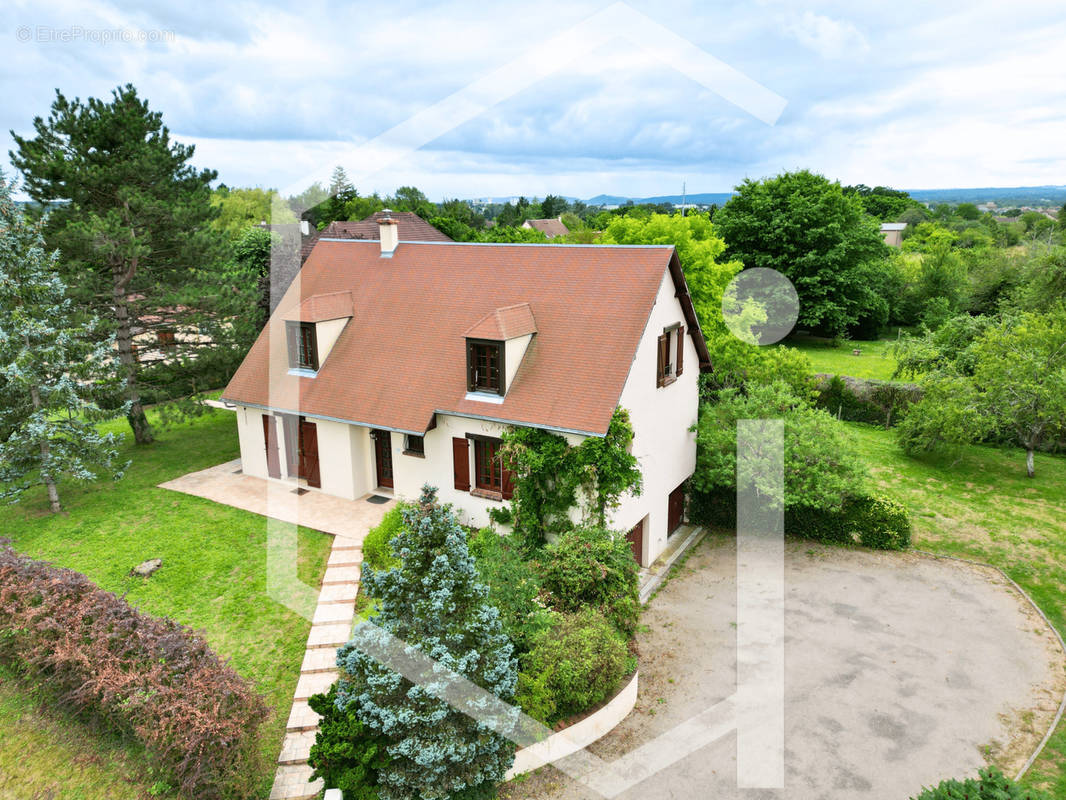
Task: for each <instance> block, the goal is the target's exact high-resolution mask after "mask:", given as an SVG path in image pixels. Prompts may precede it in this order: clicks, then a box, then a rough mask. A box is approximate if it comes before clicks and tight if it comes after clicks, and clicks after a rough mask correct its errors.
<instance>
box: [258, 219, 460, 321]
mask: <svg viewBox="0 0 1066 800" xmlns="http://www.w3.org/2000/svg"><path fill="white" fill-rule="evenodd" d="M384 217H390V218H392V219H394V220H396V222H397V223H398V225H399V227H400V237H401V238H402V239H404V240H406V241H424V242H450V241H451V239H450V238H449V237H448V236H446V235H445V234H444V233H442V232H441V231H439V230H437V229H436V228H434V227H433V226H432V225H430V224H429V223H428V222H426V221H425V220H424V219H422V218H421V217H420V216H418V215H417V214H415V213H412V212H410V211H389V210H388V209H385V210H384V211H378V212H376V213H374V214H371V215H370V216H369V217H367V218H366V219H363V220H356V221H354V222H342V221H336V222H331V223H330V224H329V225H327V226H326V227H325V228H323V229H322V230H321V231H320V230H317V229H316V228H314V227H312V226H311V224H310V223H309V222H308V221H307V220H305V219H302V220H300V222H299V223H298V224H297V223H284V224H280V225H270V224H268V223H266V222H260V223H259V227H260V228H263V229H265V230H268V231H271V232H273V233H276V234H278V236H279V237H280V238H279V239H278V241H277V244H276V245H275V247H274V248H273V252H272V254H271V259H270V310H271V312H273V311H274V309H276V308H277V306H278V302H279V301H280V300H281V298H282V297H283V296H284V294H285V291H286V290H287V289H288V288H289V284H290V283H292V281H293V278H295V277H296V273H297V272H299V271H300V267H302V266H303V264H304V262H306V261H307V258H308V256H310V255H311V251H312V250H313V249H314V247H315V245H316V244H317V243H318V240H319V239H320V238H321V237H323V236H325V237H328V238H332V239H377V238H378V227H379V226H378V221H379V220H380V219H382V218H384ZM297 248H298V249H299V257H298V258H297V253H296V251H297Z"/></svg>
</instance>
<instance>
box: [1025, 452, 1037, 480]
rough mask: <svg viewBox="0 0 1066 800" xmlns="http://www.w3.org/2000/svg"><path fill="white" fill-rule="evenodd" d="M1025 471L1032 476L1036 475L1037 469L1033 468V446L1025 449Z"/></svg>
mask: <svg viewBox="0 0 1066 800" xmlns="http://www.w3.org/2000/svg"><path fill="white" fill-rule="evenodd" d="M1025 471H1026V473H1027V474H1028V475H1029V477H1030V478H1032V477H1033V476H1034V475H1036V470H1035V469H1034V468H1033V448H1031V447H1030V448H1028V449H1027V450H1026V451H1025Z"/></svg>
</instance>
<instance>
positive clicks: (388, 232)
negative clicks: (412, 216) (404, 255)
mask: <svg viewBox="0 0 1066 800" xmlns="http://www.w3.org/2000/svg"><path fill="white" fill-rule="evenodd" d="M378 238H379V239H381V257H382V258H392V254H393V253H395V252H396V247H397V245H399V244H400V227H399V225H398V224H397V223H396V220H394V219H393V218H392V217H382V218H381V219H379V220H378Z"/></svg>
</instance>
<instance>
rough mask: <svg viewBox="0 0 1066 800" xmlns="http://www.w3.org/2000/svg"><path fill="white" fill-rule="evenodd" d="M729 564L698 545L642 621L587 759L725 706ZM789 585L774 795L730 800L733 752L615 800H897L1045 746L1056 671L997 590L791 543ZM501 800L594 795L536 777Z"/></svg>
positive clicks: (951, 569)
mask: <svg viewBox="0 0 1066 800" xmlns="http://www.w3.org/2000/svg"><path fill="white" fill-rule="evenodd" d="M735 555H736V554H735V543H734V541H733V539H732V538H731V537H723V536H709V537H707V538H706V539H705V540H704V541H703V542H701V543H700V545H698V546H697V547H696V548H695V550H694V551H693V552H692V553H691V554H690V557H689V558H688V560H687V561H686V562H685V564H684V565H683V566H682V567H681V568H680V570H679V571H678V572H676V573H675V576H674V577H673V578H672V579H671V580H670V581H669V582H668V583H666V584H665V586H664V587H663V588H662V589H661V591H660V593H659V594H658V595H657V596H656V597H655V598H654V599H653V600H652V601H651V602H650V603H649V605H648V607H647V609H646V611H645V613H644V615H643V617H642V623H643V625H645V626H647V628H646V630H644V631H643V632H642V633H640V634H639V635H638V640H637V641H638V645H639V648H640V671H641V680H640V697H639V698H638V701H637V707H636V709H635V710H634V712H633V713H632V714H630V716H629V717H628V718H627V719H626V720H625V721H624V722H623V723H622V725H620V726H619V727H618V728H616V729H615V730H614V731H612V732H611V733H610V734H608V735H607V736H606V737H604V738H603V739H601V740H600V741H599V742H597V743H596V744H595V745H593V746H592V748H590V749H591V750H592V751H593V752H594V753H595V754H596V755H598V756H600V757H601V758H603V759H605V760H607V761H612V760H614V759H617V758H619V757H620V756H622V755H624V754H625V753H626V752H628V751H631V750H633V749H634V748H636V747H638V746H640V745H642V744H644V743H646V742H648V741H650V740H652V739H654V738H655V737H657V736H659V735H660V734H663V733H665V732H666V731H669V730H671V729H672V728H674V727H675V726H676V725H678V724H679V723H681V722H683V721H685V720H687V719H689V718H691V717H693V716H694V715H696V714H698V713H699V712H700V711H701V710H704V709H707V708H710V707H711V706H713V705H715V704H716V703H718V702H720V701H721V700H723V699H725V698H727V697H729V696H731V695H732V694H733V692H734V690H735V683H736V666H735V635H736V633H735V621H736V583H735V578H734V575H735V569H736V557H735ZM785 578H786V598H787V599H786V622H785V630H786V636H785V668H786V674H785V696H786V706H785V746H786V753H785V790H784V791H783V792H782V791H766V790H745V791H743V792H740V791H738V790H737V788H736V786H735V782H736V777H735V770H736V738H735V735H734V734H730V735H727V736H724V737H722V738H721V739H719V740H718V741H716V742H714V743H712V744H709V745H707V746H705V747H703V748H701V749H699V750H698V751H696V752H694V753H692V754H690V755H688V756H687V757H685V758H684V759H682V760H681V761H678V762H677V763H675V764H674V765H673V766H672V767H670V768H669V769H667V770H666V771H663V772H660V773H659V774H657V775H656V776H655V777H653V778H651V779H648V780H645V781H644V782H643V783H641V784H639V785H637V786H636V787H634V788H632V789H629V790H628V791H626V792H625V793H624V794H622V795H621V797H624V798H642V799H643V800H648V799H649V798H686V799H687V798H703V797H715V798H732V797H740V796H741V795H743V797H745V798H762V797H774V798H781V799H782V800H784V799H785V798H788V800H804V799H805V798H812V799H813V798H833V799H834V800H835V799H836V798H840V800H844V798H849V799H850V798H871V800H873V799H875V798H876V799H877V800H880V799H881V798H884V800H905V799H906V798H908V797H910V796H912V795H914V794H916V793H917V792H919V791H920V790H921V788H922V787H923V786H926V785H931V784H935V783H937V782H939V781H940V780H941V779H943V778H946V777H953V776H961V775H965V774H970V773H973V772H975V771H976V770H977V768H978V767H980V766H983V765H984V764H986V763H987V761H988V759H989V758H991V759H992V760H993V761H994V762H995V763H997V764H999V765H1000V766H1003V767H1004V768H1005V769H1006V771H1008V772H1011V771H1012V770H1013V769H1016V768H1017V767H1018V766H1020V765H1021V763H1022V762H1024V760H1025V759H1026V758H1027V757H1028V755H1029V753H1030V752H1031V751H1032V749H1033V748H1034V747H1035V745H1036V743H1037V742H1038V741H1039V739H1040V737H1041V736H1043V733H1044V731H1045V730H1046V728H1047V725H1048V724H1049V722H1050V720H1051V718H1052V716H1053V715H1054V712H1055V710H1056V708H1057V706H1058V703H1059V700H1060V699H1061V697H1062V690H1063V681H1064V678H1063V675H1064V666H1066V659H1064V656H1063V653H1062V652H1061V651H1060V649H1059V647H1058V642H1057V640H1056V639H1055V638H1054V637H1053V635H1052V634H1051V632H1050V631H1049V630H1048V629H1047V627H1046V625H1045V623H1044V622H1043V620H1042V619H1041V618H1040V617H1039V615H1037V614H1036V613H1035V612H1033V610H1032V609H1031V608H1030V607H1029V606H1028V605H1027V604H1026V603H1025V602H1024V599H1023V598H1021V597H1020V596H1018V595H1017V594H1016V593H1015V592H1014V591H1013V590H1012V589H1011V588H1010V587H1009V585H1008V584H1006V583H1005V582H1004V581H1003V579H1002V578H1001V577H1000V576H999V575H998V573H995V572H993V571H990V570H984V569H981V568H976V567H970V566H967V565H963V564H959V563H955V562H949V561H941V560H936V559H932V558H926V557H921V556H917V555H913V554H897V553H891V554H889V553H876V552H868V551H861V550H846V549H841V548H834V547H823V546H820V545H814V544H810V543H806V542H789V543H788V545H787V547H786V567H785ZM501 797H505V798H509V799H510V800H519V798H523V799H524V798H530V799H532V798H537V799H538V800H540V799H541V798H579V797H580V798H586V797H597V795H594V794H591V793H589V791H588V790H587V789H584V788H582V787H579V786H577V785H576V784H575V783H574V782H573V781H571V779H570V778H568V777H566V776H565V775H563V774H562V773H561V772H559V771H557V770H555V769H554V768H552V767H547V768H544V769H542V770H540V771H538V772H537V773H535V774H534V775H531V776H529V777H527V778H526V779H525V780H524V781H522V782H519V783H515V784H512V785H511V786H508V787H507V788H505V789H504V790H503V791H502V792H501Z"/></svg>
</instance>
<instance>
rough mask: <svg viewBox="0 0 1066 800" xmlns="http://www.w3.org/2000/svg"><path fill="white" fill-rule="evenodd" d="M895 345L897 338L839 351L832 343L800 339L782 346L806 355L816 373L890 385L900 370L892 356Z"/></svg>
mask: <svg viewBox="0 0 1066 800" xmlns="http://www.w3.org/2000/svg"><path fill="white" fill-rule="evenodd" d="M895 344H896V339H895V337H894V336H893V337H891V338H887V339H877V340H874V341H869V342H844V343H843V344H841V345H840V346H839V347H833V344H832V340H830V339H822V338H819V337H817V336H802V335H797V336H792V337H789V338H788V339H786V340H785V341H784V342H782V344H781V345H778V346H779V347H781V346H788V347H794V348H795V349H797V350H799V351H800V352H802V353H806V355H807V357H808V358H809V359H810V360H811V367H812V368H813V369H814V371H815V372H825V373H827V374H830V375H851V376H852V377H855V378H876V379H878V380H885V381H887V380H890V379H891V378H892V372H893V371H894V370H895V369H896V359H895V358H894V357H893V356H892V348H893V347H894V346H895ZM853 350H859V351H861V355H854V354H853V353H852V351H853Z"/></svg>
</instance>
